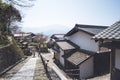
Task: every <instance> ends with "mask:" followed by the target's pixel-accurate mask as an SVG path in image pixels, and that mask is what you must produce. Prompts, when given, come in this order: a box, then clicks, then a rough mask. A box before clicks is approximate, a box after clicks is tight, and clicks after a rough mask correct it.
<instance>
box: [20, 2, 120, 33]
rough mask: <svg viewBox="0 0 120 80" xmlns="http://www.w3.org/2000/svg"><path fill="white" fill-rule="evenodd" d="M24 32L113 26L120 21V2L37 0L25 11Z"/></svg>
mask: <svg viewBox="0 0 120 80" xmlns="http://www.w3.org/2000/svg"><path fill="white" fill-rule="evenodd" d="M23 13H24V14H25V17H24V18H23V25H22V26H23V30H24V31H29V29H31V31H33V32H35V29H34V28H37V29H41V28H43V27H44V26H51V25H55V24H57V25H63V26H67V27H71V28H72V27H74V25H75V24H76V23H78V24H89V25H91V24H92V25H111V24H113V23H114V22H116V21H118V20H120V0H36V1H35V4H34V6H33V7H32V8H29V9H26V10H25V9H24V11H23Z"/></svg>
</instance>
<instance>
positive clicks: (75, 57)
mask: <svg viewBox="0 0 120 80" xmlns="http://www.w3.org/2000/svg"><path fill="white" fill-rule="evenodd" d="M89 57H90V55H88V54H85V53H83V52H78V51H77V52H75V53H73V54H72V55H71V56H70V57H68V58H67V60H68V61H69V62H71V63H73V64H75V65H79V64H80V63H81V62H83V61H85V60H86V59H88V58H89Z"/></svg>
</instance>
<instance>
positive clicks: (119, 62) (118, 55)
mask: <svg viewBox="0 0 120 80" xmlns="http://www.w3.org/2000/svg"><path fill="white" fill-rule="evenodd" d="M115 67H116V68H117V69H120V49H116V51H115Z"/></svg>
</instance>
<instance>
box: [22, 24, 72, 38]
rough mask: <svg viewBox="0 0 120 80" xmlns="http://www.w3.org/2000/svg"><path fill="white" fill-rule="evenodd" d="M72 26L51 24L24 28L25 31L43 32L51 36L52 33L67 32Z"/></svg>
mask: <svg viewBox="0 0 120 80" xmlns="http://www.w3.org/2000/svg"><path fill="white" fill-rule="evenodd" d="M69 30H71V27H67V26H62V25H50V26H44V27H32V28H31V27H30V28H23V31H25V32H33V33H43V34H45V35H48V36H51V35H52V34H65V33H67V32H68V31H69Z"/></svg>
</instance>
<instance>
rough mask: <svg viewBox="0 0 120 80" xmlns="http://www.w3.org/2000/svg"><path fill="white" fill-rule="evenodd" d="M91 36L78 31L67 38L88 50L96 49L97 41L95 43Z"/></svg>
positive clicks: (95, 50)
mask: <svg viewBox="0 0 120 80" xmlns="http://www.w3.org/2000/svg"><path fill="white" fill-rule="evenodd" d="M91 38H92V36H91V35H89V34H87V33H85V32H82V31H79V32H77V33H75V34H73V35H71V36H69V40H70V41H72V42H73V43H75V44H77V45H78V46H80V48H81V49H85V50H89V51H94V52H97V51H98V43H96V42H95V41H94V40H92V39H91Z"/></svg>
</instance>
